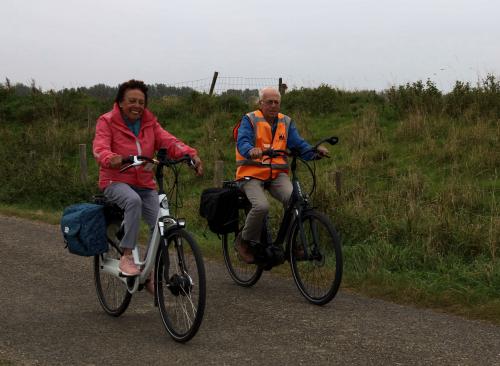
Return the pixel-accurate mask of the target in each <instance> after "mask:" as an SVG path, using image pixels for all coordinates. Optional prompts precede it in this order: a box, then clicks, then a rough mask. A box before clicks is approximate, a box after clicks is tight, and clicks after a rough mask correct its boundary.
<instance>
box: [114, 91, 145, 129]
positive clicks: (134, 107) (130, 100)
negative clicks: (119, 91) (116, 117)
mask: <svg viewBox="0 0 500 366" xmlns="http://www.w3.org/2000/svg"><path fill="white" fill-rule="evenodd" d="M145 104H146V100H145V96H144V93H143V92H142V90H139V89H127V90H126V91H125V95H124V96H123V100H122V101H121V102H120V108H121V109H122V112H123V114H124V115H125V116H126V117H127V118H128V119H129V120H131V121H135V120H137V119H139V118H141V117H142V113H143V112H144V107H145Z"/></svg>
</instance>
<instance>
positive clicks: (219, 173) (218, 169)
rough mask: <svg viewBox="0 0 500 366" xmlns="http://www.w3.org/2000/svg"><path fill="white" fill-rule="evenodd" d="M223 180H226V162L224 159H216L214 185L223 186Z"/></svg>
mask: <svg viewBox="0 0 500 366" xmlns="http://www.w3.org/2000/svg"><path fill="white" fill-rule="evenodd" d="M223 180H224V162H223V161H222V160H216V161H215V166H214V187H222V181H223Z"/></svg>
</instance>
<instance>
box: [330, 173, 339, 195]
mask: <svg viewBox="0 0 500 366" xmlns="http://www.w3.org/2000/svg"><path fill="white" fill-rule="evenodd" d="M329 175H330V177H329V178H330V179H329V180H330V181H331V182H332V183H334V184H335V190H336V191H337V194H338V195H339V196H341V195H342V173H341V172H340V171H338V170H337V171H334V172H330V173H329Z"/></svg>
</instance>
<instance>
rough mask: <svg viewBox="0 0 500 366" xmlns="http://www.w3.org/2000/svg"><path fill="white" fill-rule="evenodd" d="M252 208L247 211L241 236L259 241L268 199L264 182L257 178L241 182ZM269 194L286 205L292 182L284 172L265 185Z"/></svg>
mask: <svg viewBox="0 0 500 366" xmlns="http://www.w3.org/2000/svg"><path fill="white" fill-rule="evenodd" d="M240 187H241V189H243V191H244V192H245V194H246V195H247V197H248V200H249V201H250V203H251V204H252V208H251V209H250V211H249V212H248V215H247V218H246V221H245V226H244V228H243V232H242V234H241V237H242V238H243V239H245V240H254V241H260V233H261V231H262V225H263V221H264V218H265V217H266V215H267V214H268V212H269V201H268V200H267V197H266V195H265V193H264V182H263V181H261V180H259V179H250V180H245V181H243V182H242V183H241V186H240ZM266 189H267V190H268V191H269V193H270V194H271V196H273V197H274V198H276V199H277V200H278V201H280V202H281V203H282V204H283V206H285V207H286V205H287V203H288V201H289V200H290V196H291V195H292V190H293V187H292V182H290V178H289V177H288V175H287V174H286V173H281V174H279V175H278V176H277V177H276V179H274V180H273V181H271V182H270V183H269V186H268V187H267V186H266Z"/></svg>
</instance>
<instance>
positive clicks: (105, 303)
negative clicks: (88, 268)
mask: <svg viewBox="0 0 500 366" xmlns="http://www.w3.org/2000/svg"><path fill="white" fill-rule="evenodd" d="M120 225H121V223H120V222H112V223H110V224H108V226H107V228H106V235H107V239H108V251H107V252H106V253H103V254H99V255H96V256H94V284H95V288H96V292H97V298H98V299H99V303H100V304H101V307H102V308H103V309H104V311H105V312H106V313H107V314H109V315H111V316H116V317H117V316H120V315H122V314H123V313H124V312H125V310H127V308H128V306H129V304H130V300H131V298H132V294H131V293H130V292H129V291H128V289H127V285H126V284H125V283H124V282H123V281H122V280H121V279H119V278H117V277H116V276H114V275H112V274H110V273H106V272H104V271H103V270H102V264H103V262H104V261H105V260H116V261H119V260H120V257H121V251H120V249H119V247H118V243H119V240H118V239H117V238H116V233H117V232H118V230H119V229H120Z"/></svg>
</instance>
